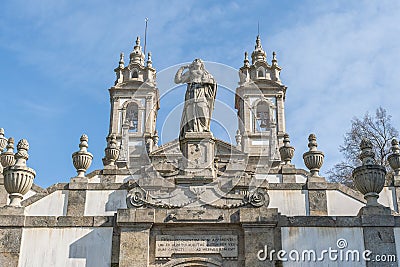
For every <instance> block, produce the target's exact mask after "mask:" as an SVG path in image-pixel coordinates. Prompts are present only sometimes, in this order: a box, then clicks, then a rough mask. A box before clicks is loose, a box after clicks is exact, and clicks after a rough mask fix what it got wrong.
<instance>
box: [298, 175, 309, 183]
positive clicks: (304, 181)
mask: <svg viewBox="0 0 400 267" xmlns="http://www.w3.org/2000/svg"><path fill="white" fill-rule="evenodd" d="M306 182H307V177H306V176H304V175H302V174H296V183H300V184H304V183H306Z"/></svg>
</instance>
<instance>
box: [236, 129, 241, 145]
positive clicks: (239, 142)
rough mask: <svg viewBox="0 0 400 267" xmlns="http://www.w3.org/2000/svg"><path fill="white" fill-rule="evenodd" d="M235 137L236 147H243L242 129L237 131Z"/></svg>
mask: <svg viewBox="0 0 400 267" xmlns="http://www.w3.org/2000/svg"><path fill="white" fill-rule="evenodd" d="M235 139H236V147H237V148H238V149H241V147H242V135H241V134H240V130H239V129H238V130H237V131H236V135H235Z"/></svg>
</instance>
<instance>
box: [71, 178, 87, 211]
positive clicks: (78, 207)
mask: <svg viewBox="0 0 400 267" xmlns="http://www.w3.org/2000/svg"><path fill="white" fill-rule="evenodd" d="M87 186H88V179H87V178H86V177H84V178H78V177H75V178H72V179H71V182H70V183H69V190H68V203H67V216H84V214H85V202H86V189H87Z"/></svg>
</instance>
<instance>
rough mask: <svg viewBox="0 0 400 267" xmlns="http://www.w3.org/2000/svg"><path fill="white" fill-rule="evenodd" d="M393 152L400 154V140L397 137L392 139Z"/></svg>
mask: <svg viewBox="0 0 400 267" xmlns="http://www.w3.org/2000/svg"><path fill="white" fill-rule="evenodd" d="M391 150H392V153H396V154H400V147H399V141H397V139H396V138H393V139H392V148H391Z"/></svg>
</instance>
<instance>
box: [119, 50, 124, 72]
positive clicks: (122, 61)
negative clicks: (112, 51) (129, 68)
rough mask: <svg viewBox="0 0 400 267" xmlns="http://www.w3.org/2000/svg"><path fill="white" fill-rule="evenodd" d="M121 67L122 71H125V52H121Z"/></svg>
mask: <svg viewBox="0 0 400 267" xmlns="http://www.w3.org/2000/svg"><path fill="white" fill-rule="evenodd" d="M119 67H120V68H121V69H123V68H124V67H125V62H124V53H123V52H121V54H119Z"/></svg>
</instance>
